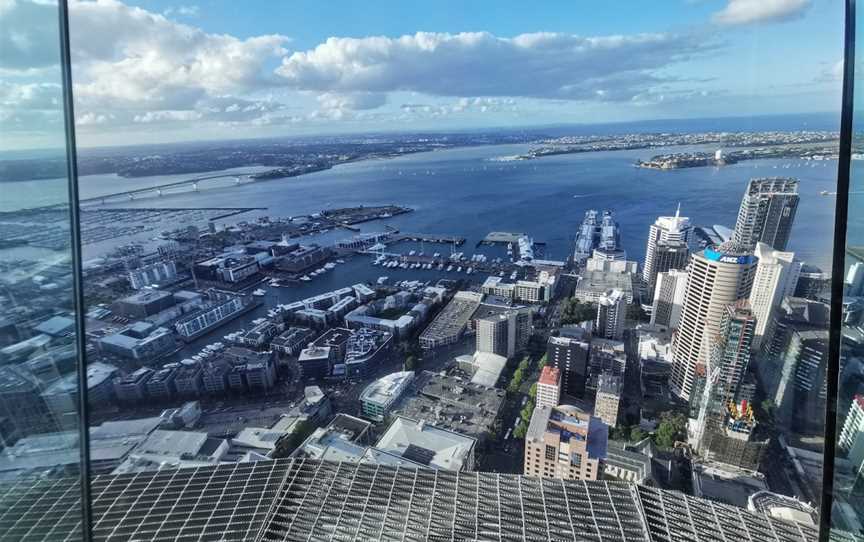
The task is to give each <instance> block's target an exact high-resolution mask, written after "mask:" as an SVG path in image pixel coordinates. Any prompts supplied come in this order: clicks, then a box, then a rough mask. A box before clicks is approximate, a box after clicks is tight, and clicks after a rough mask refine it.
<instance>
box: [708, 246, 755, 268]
mask: <svg viewBox="0 0 864 542" xmlns="http://www.w3.org/2000/svg"><path fill="white" fill-rule="evenodd" d="M705 257H706V258H708V259H709V260H712V261H715V262H720V263H734V264H738V265H746V264H749V263H752V262H754V261H755V260H756V257H755V256H753V255H751V254H744V255H732V254H724V253H722V252H718V251H716V250H713V249H710V248H706V249H705Z"/></svg>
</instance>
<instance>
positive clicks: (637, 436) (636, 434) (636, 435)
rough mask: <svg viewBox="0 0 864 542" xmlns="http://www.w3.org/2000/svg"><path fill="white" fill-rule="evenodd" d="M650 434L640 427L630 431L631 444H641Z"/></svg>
mask: <svg viewBox="0 0 864 542" xmlns="http://www.w3.org/2000/svg"><path fill="white" fill-rule="evenodd" d="M647 436H648V434H647V433H645V431H643V430H642V428H641V427H639V426H638V425H637V426H635V427H634V428H633V429H631V430H630V442H639V441H641V440H643V439H644V438H645V437H647Z"/></svg>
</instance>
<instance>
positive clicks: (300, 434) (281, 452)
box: [273, 420, 315, 458]
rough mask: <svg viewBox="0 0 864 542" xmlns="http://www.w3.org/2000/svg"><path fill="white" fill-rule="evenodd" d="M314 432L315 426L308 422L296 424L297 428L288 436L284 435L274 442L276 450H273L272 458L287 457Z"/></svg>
mask: <svg viewBox="0 0 864 542" xmlns="http://www.w3.org/2000/svg"><path fill="white" fill-rule="evenodd" d="M313 431H315V424H313V423H312V422H310V421H309V420H303V421H302V422H300V423H298V424H297V427H296V428H295V429H294V431H292V432H291V434H289V435H285V436H283V437H282V438H280V439H279V440H278V441H277V442H276V449H275V450H273V457H275V458H279V457H288V456H289V455H290V454H291V452H293V451H294V450H295V449H296V448H297V447H298V446H300V445H301V444H303V441H305V440H306V439H307V438H308V437H309V435H311V434H312V432H313Z"/></svg>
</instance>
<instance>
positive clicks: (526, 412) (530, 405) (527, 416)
mask: <svg viewBox="0 0 864 542" xmlns="http://www.w3.org/2000/svg"><path fill="white" fill-rule="evenodd" d="M532 414H534V401H528V402H527V403H525V406H524V407H522V412H520V413H519V416H520V417H521V418H522V421H524V422H525V423H528V422H530V421H531V415H532Z"/></svg>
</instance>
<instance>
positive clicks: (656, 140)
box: [0, 0, 864, 540]
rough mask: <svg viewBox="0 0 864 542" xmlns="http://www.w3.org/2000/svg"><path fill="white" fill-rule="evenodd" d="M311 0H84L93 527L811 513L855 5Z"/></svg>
mask: <svg viewBox="0 0 864 542" xmlns="http://www.w3.org/2000/svg"><path fill="white" fill-rule="evenodd" d="M295 4H297V3H292V4H285V5H283V4H278V3H274V4H272V5H271V4H268V5H266V6H258V7H257V8H256V9H255V10H249V9H248V8H246V7H245V6H243V5H241V4H238V3H217V4H213V3H208V4H207V5H206V6H205V5H201V6H197V5H190V4H188V3H182V4H181V3H176V2H170V1H159V2H148V3H140V2H134V1H131V0H130V1H126V2H73V3H72V4H71V5H70V24H71V43H70V48H71V55H72V62H73V66H72V67H73V73H74V83H75V87H74V90H75V104H76V126H77V130H78V136H79V139H78V141H79V143H80V145H81V148H80V149H79V152H78V167H79V170H80V173H81V175H80V179H79V181H80V192H81V198H80V202H78V203H80V207H79V209H78V210H79V211H80V215H81V220H80V234H81V239H82V251H83V253H84V254H83V256H84V257H83V262H84V263H83V266H82V267H83V268H82V273H83V276H84V279H85V291H84V296H85V305H86V306H85V307H84V308H83V310H82V311H79V313H80V315H81V317H82V318H84V321H85V325H86V342H87V364H86V367H87V381H88V385H87V391H88V393H87V395H88V399H89V409H88V414H89V417H88V419H87V420H86V424H87V430H88V432H89V437H90V438H89V443H90V448H89V453H90V458H91V463H90V465H89V467H90V470H91V472H92V473H93V475H94V476H95V477H94V478H93V479H92V486H93V487H92V490H93V503H92V504H93V510H94V524H93V529H94V536H95V538H97V539H102V538H106V539H112V538H121V537H123V538H130V539H135V540H138V539H141V540H149V539H160V538H163V539H171V540H192V539H194V540H203V539H210V538H213V539H231V540H235V539H236V540H244V539H253V538H256V537H258V538H262V539H265V540H285V539H288V540H292V539H314V538H315V537H316V536H317V537H320V538H322V539H354V538H371V539H383V540H390V539H405V538H409V539H413V540H423V539H439V538H440V539H450V538H451V537H454V538H459V539H483V538H491V539H521V538H527V539H539V538H543V537H547V536H548V537H550V538H554V539H563V540H570V539H574V538H576V537H581V536H585V533H592V534H590V535H587V536H589V537H591V536H594V538H597V539H606V538H617V537H618V535H619V534H620V538H623V539H646V538H647V539H662V540H668V539H680V540H700V539H722V540H737V539H747V538H748V537H753V536H754V535H753V533H759V534H760V535H762V536H764V537H765V538H766V539H772V540H773V539H777V538H779V539H781V540H812V539H814V538H815V536H816V525H817V523H818V517H819V511H820V510H819V507H820V499H821V496H822V487H821V482H822V467H823V456H822V453H823V450H824V448H825V447H824V439H825V437H824V433H825V427H824V420H825V411H826V405H827V404H828V401H832V400H833V398H831V397H828V389H829V388H828V386H827V385H826V382H827V380H826V375H827V373H828V337H829V330H830V326H829V324H830V307H831V303H832V301H833V302H835V303H836V302H838V301H840V300H838V299H833V300H832V299H831V291H830V281H831V271H832V251H831V243H830V240H831V239H832V237H833V234H834V231H833V225H834V212H835V204H836V196H837V192H838V187H837V180H836V171H837V169H836V164H837V157H838V148H839V146H838V127H839V120H840V115H839V111H838V109H839V105H840V101H839V95H840V81H839V79H838V75H839V69H840V67H841V66H842V63H838V61H839V60H840V58H841V57H842V50H841V45H842V44H841V43H840V40H839V39H838V33H837V29H838V28H839V27H840V25H842V22H843V13H842V11H843V10H842V7H843V6H842V5H840V3H838V2H833V3H818V4H817V3H813V2H807V1H796V2H779V1H778V2H765V3H762V2H751V1H746V0H730V1H728V2H719V1H718V2H683V3H655V4H652V6H651V8H650V9H649V8H647V7H645V6H638V7H637V8H634V10H637V9H638V10H641V12H638V13H635V15H637V16H636V17H629V18H621V17H620V7H618V6H617V5H614V4H613V3H602V2H583V3H576V4H573V3H566V4H564V3H562V4H558V5H549V6H544V7H542V8H538V9H534V10H530V11H529V10H525V9H524V7H523V6H522V5H521V4H519V3H516V2H494V3H492V2H488V3H485V5H484V2H481V1H478V2H471V3H459V2H442V3H441V5H440V6H439V5H438V4H436V5H435V6H434V7H432V6H426V5H424V6H420V5H414V4H412V3H387V4H380V3H378V4H374V3H373V4H371V5H363V7H362V8H358V7H357V6H354V5H351V4H348V3H340V2H324V3H322V2H300V3H299V5H295ZM478 6H479V7H478ZM484 7H485V8H486V9H484ZM46 10H48V11H50V10H49V9H48V8H46V7H45V6H44V5H43V3H42V2H35V3H27V2H15V3H13V4H9V5H8V6H7V5H5V4H4V5H3V7H0V13H2V15H3V17H4V22H5V20H6V17H7V14H9V13H12V14H18V15H17V16H20V17H24V18H27V19H28V21H29V20H32V15H33V14H34V13H37V12H45V11H46ZM10 20H12V19H10ZM7 27H9V28H15V29H17V28H19V27H20V28H28V29H29V26H26V25H23V24H22V25H18V26H12V25H5V24H4V25H3V28H7ZM466 30H469V31H468V32H466ZM2 35H4V36H5V35H6V34H2ZM8 35H9V36H10V37H9V38H8V39H5V38H4V41H0V44H2V45H3V46H4V51H5V50H7V49H6V45H5V44H6V43H7V42H8V43H10V44H12V45H11V46H10V48H9V49H8V50H10V51H18V50H20V51H21V53H20V54H21V55H24V56H22V58H24V57H26V58H32V59H33V62H34V63H36V64H35V65H36V67H35V68H33V69H30V68H27V69H22V68H21V67H20V66H18V65H15V66H10V67H9V68H8V69H5V68H4V70H3V71H0V75H2V76H3V77H4V78H6V77H7V76H8V77H11V78H12V79H10V81H12V83H10V85H11V84H17V83H25V84H29V85H30V86H25V87H23V90H14V89H13V87H12V86H8V85H7V86H4V87H3V88H4V89H5V88H9V89H13V90H10V91H9V93H7V94H8V95H9V98H5V97H4V98H3V100H0V105H2V106H3V107H6V104H11V103H14V102H15V101H16V100H17V99H18V98H16V96H17V97H19V98H20V99H22V100H23V99H24V98H27V99H34V100H35V97H36V96H39V95H38V93H37V90H39V89H41V88H42V87H43V86H45V85H48V86H49V87H50V84H49V83H50V82H51V81H50V80H49V77H48V76H47V75H45V74H46V73H47V71H46V69H45V68H44V66H43V64H44V63H43V64H38V62H42V60H41V57H38V55H35V53H34V51H35V50H36V49H34V48H33V46H32V45H31V44H32V43H35V41H34V40H33V39H30V40H28V39H27V34H26V33H24V34H22V33H21V32H20V31H17V30H16V31H15V32H11V33H8ZM16 48H17V49H16ZM25 53H26V54H29V55H30V56H26V55H25ZM7 74H8V75H7ZM4 81H5V79H4ZM4 85H6V83H5V82H4ZM40 85H41V86H40ZM4 92H6V91H5V90H4ZM16 93H17V94H16ZM4 96H5V95H4ZM49 98H50V96H49ZM39 103H40V104H43V108H42V109H40V111H42V113H43V114H44V113H45V110H44V107H45V105H44V104H46V103H49V104H50V103H54V104H55V105H56V104H58V103H59V102H58V101H56V100H55V101H54V102H52V101H51V100H50V99H48V100H47V102H39ZM22 115H23V113H22V114H21V115H19V116H15V115H5V116H4V117H3V118H4V119H6V120H7V121H8V122H10V123H11V124H10V126H12V127H13V128H14V127H17V128H16V130H17V131H10V132H9V133H10V134H12V136H14V137H7V136H6V134H5V133H4V136H3V137H4V141H7V140H8V141H9V142H10V143H9V146H10V148H11V147H16V148H24V147H27V148H30V147H50V145H47V144H46V143H39V141H41V140H39V137H42V138H43V139H44V138H45V137H47V136H46V135H44V134H42V132H44V131H45V130H47V129H46V128H41V131H40V129H39V128H40V125H39V124H37V122H36V118H35V117H33V118H24V117H23V116H22ZM22 119H23V120H22ZM43 120H45V119H43ZM40 134H42V135H41V136H40ZM49 158H50V157H49ZM49 158H45V157H44V155H37V154H32V153H31V154H28V155H26V156H25V157H24V158H22V159H16V155H10V157H9V159H8V160H4V161H3V162H2V164H3V168H4V169H3V170H2V171H13V172H16V171H23V172H22V173H21V175H20V176H15V177H14V180H15V181H18V182H17V183H15V185H16V186H31V185H32V186H36V185H37V183H40V182H45V183H48V182H49V181H47V180H46V181H42V180H41V179H43V178H48V179H55V180H54V181H50V182H58V183H59V181H56V177H57V176H58V175H60V173H57V172H53V171H52V170H51V167H54V166H52V164H53V165H57V164H60V165H62V162H60V161H57V160H51V159H49ZM22 164H23V165H22ZM16 168H18V169H16ZM22 168H23V170H22ZM61 171H62V170H61ZM26 183H30V184H26ZM10 184H11V183H10ZM59 184H62V183H59ZM39 186H42V185H39ZM46 186H47V185H46ZM842 195H843V194H841V196H842ZM40 198H41V199H40ZM27 201H28V204H27V205H28V208H32V207H38V208H39V209H40V211H39V213H37V214H34V213H33V212H30V213H29V214H26V215H25V216H27V217H30V218H31V219H32V220H33V221H32V222H30V223H26V224H25V226H24V227H23V228H21V229H22V230H23V231H24V235H27V236H28V237H27V239H28V240H29V241H30V242H29V243H28V245H27V246H25V247H18V246H11V247H4V250H9V249H18V250H23V249H28V250H29V249H34V248H40V247H39V244H38V243H37V242H36V241H32V240H31V239H32V238H34V237H35V238H36V239H37V240H39V239H43V238H44V237H40V236H44V235H45V232H50V231H53V230H52V228H53V227H55V226H54V225H53V224H54V223H53V222H52V221H51V220H50V218H51V216H52V215H50V212H53V211H52V210H55V209H56V207H48V210H47V211H46V210H45V206H51V205H52V204H62V201H59V200H54V199H51V198H49V197H47V196H44V195H43V194H42V192H39V191H36V190H33V195H30V196H28V199H27ZM16 212H17V213H18V214H20V213H21V211H20V210H18V211H16ZM34 217H35V218H34ZM46 221H47V222H46ZM57 227H59V226H57ZM853 231H854V227H852V226H850V232H853ZM66 234H67V236H68V226H67V230H66ZM40 242H43V243H44V241H40ZM12 244H13V245H15V244H16V243H15V239H14V238H13V239H12ZM61 247H62V245H61ZM61 247H53V248H50V249H49V250H55V251H56V250H57V249H59V248H61ZM853 253H854V251H853ZM6 261H9V262H10V264H9V265H10V270H11V272H10V273H9V276H11V277H14V276H17V275H16V274H15V273H17V272H19V271H20V270H19V267H18V266H17V264H15V263H14V262H15V260H13V259H11V258H10V259H8V260H7V259H6V258H4V259H3V262H6ZM46 273H47V272H44V271H43V269H41V268H40V269H39V273H38V275H39V277H40V278H39V279H38V280H36V279H34V278H32V277H31V278H29V279H28V280H29V282H27V284H29V288H30V290H28V291H27V293H26V301H27V303H38V300H39V299H40V297H39V296H38V295H36V293H39V292H42V291H43V290H45V291H47V292H48V294H46V295H52V292H53V291H54V290H53V289H52V288H55V286H52V284H56V289H57V290H58V291H61V292H69V291H70V290H69V286H68V285H67V284H61V283H59V282H58V281H57V280H55V278H54V276H53V275H46ZM850 273H851V275H849V276H850V277H851V278H850V279H849V281H850V291H849V292H848V293H849V296H847V297H846V298H845V301H846V302H847V303H846V321H845V324H846V325H847V328H848V330H852V331H848V332H847V336H848V337H854V334H855V331H854V329H855V326H856V325H857V321H856V320H855V319H856V318H857V317H856V316H855V315H856V314H857V312H859V311H857V304H856V303H857V302H856V301H855V299H856V298H855V297H854V296H855V295H857V294H856V293H855V290H854V288H856V287H857V286H855V284H857V282H861V281H858V280H857V279H856V278H855V276H856V275H855V272H854V267H852V266H850ZM33 274H37V273H35V272H31V275H33ZM862 276H864V275H862ZM856 281H857V282H856ZM859 293H861V292H859ZM51 302H52V303H53V305H52V307H53V309H54V311H53V312H52V313H51V314H44V315H42V316H44V318H43V319H42V320H46V321H48V322H51V320H48V317H49V316H50V317H53V316H55V315H56V314H59V313H62V312H63V310H64V309H65V311H67V312H68V311H70V310H71V309H72V307H71V306H63V304H62V303H61V302H60V299H59V298H58V297H56V296H55V297H53V298H52V299H51ZM67 305H68V303H67ZM12 307H13V308H12V309H10V310H12V311H13V313H15V314H17V312H16V309H15V308H14V305H13V306H12ZM42 320H39V321H38V322H37V321H35V320H34V319H32V318H31V319H30V320H27V324H28V325H33V326H37V325H42V324H43V321H42ZM54 322H56V320H54V321H53V322H52V323H51V325H54ZM61 322H62V320H61ZM834 324H835V326H836V325H838V323H837V322H835V323H834ZM45 334H46V335H49V336H50V333H48V332H47V331H46V332H45ZM849 340H851V339H849ZM52 344H53V343H52ZM43 350H45V351H46V352H47V351H50V352H54V351H55V349H54V347H53V346H51V347H49V348H45V349H43ZM14 352H16V351H15V350H13V353H14ZM73 353H74V351H73ZM37 354H38V355H42V352H41V351H40V352H37ZM27 356H28V358H33V357H35V356H34V355H31V354H30V353H29V352H28V353H27ZM73 359H74V356H73ZM846 359H847V360H852V359H855V358H854V356H852V357H850V356H847V358H846ZM62 361H63V359H61V358H57V357H56V356H55V355H54V354H52V357H50V359H49V360H48V365H47V366H48V367H50V368H52V370H55V372H56V374H50V375H48V376H49V378H51V379H54V380H57V381H58V382H59V384H57V383H54V382H49V384H50V385H51V386H54V387H53V388H46V389H45V390H42V389H41V388H40V389H39V397H40V398H41V400H42V401H43V402H44V404H45V407H44V408H45V414H46V415H45V416H37V417H39V418H40V419H43V420H48V421H50V423H52V424H54V427H49V428H47V429H40V431H42V433H40V435H44V434H45V433H46V432H50V433H51V434H56V433H59V432H61V431H62V430H70V433H69V434H70V435H71V434H73V433H72V432H71V431H72V430H74V427H75V417H74V402H70V400H69V399H70V396H69V395H68V394H67V395H65V396H64V395H62V394H60V395H59V396H58V394H56V393H55V394H51V393H49V391H50V390H51V389H53V390H55V391H57V390H60V391H62V389H63V383H64V382H67V381H66V380H64V378H67V376H66V375H67V374H73V373H71V372H70V371H71V370H72V369H73V368H74V367H72V366H69V367H64V366H63V364H62ZM30 362H31V360H30V359H25V360H17V359H16V360H11V361H10V362H9V363H7V364H6V365H4V366H3V367H0V368H6V366H12V367H14V366H16V365H20V364H21V363H30ZM30 365H32V363H30ZM30 365H28V367H29V366H30ZM40 367H41V365H40ZM856 367H857V366H856V365H855V364H854V363H853V362H851V361H850V362H849V363H848V364H847V365H844V370H845V371H846V373H845V374H847V376H849V375H851V376H849V378H851V379H852V380H850V381H849V382H852V384H849V385H844V387H842V388H841V391H842V392H843V393H845V394H846V395H847V397H846V399H844V400H845V401H846V402H847V403H848V404H851V405H854V404H855V403H854V402H853V400H852V398H853V397H854V394H855V393H857V389H856V386H857V383H856V382H857V381H856V380H855V379H854V378H853V377H854V375H857V372H856V371H857V369H856ZM850 371H851V372H850ZM67 383H70V386H71V387H69V388H66V389H68V390H71V391H74V386H73V385H72V381H68V382H67ZM849 394H851V395H849ZM48 421H46V423H48ZM12 423H15V421H14V420H13V422H12ZM845 423H846V422H845V421H844V427H845ZM849 423H852V422H849ZM846 434H847V435H848V434H849V433H848V432H847V433H846ZM841 436H842V434H841ZM58 438H59V437H58ZM25 442H26V441H25ZM40 445H42V446H46V447H47V446H49V445H53V442H47V441H45V442H43V441H40ZM61 445H66V443H65V442H61ZM16 446H17V444H16ZM852 448H854V446H853V447H852ZM852 448H850V450H851V449H852ZM10 449H11V448H10ZM61 450H71V448H68V447H67V448H62V447H61ZM844 453H847V455H848V453H851V452H844ZM7 455H9V454H8V453H7ZM35 456H36V454H35V453H34V454H30V455H29V456H28V458H29V457H35ZM49 467H50V465H49ZM46 470H50V469H47V468H46V469H43V472H42V474H43V479H42V483H43V484H45V485H41V486H39V488H38V490H37V491H36V492H31V493H30V494H28V496H26V497H27V498H26V499H23V498H22V502H25V503H31V504H32V506H31V508H30V509H29V510H30V514H31V517H32V516H39V515H40V514H41V512H42V511H43V510H46V509H47V510H63V511H64V513H66V515H71V514H72V512H73V511H74V510H75V507H74V506H72V507H66V506H65V503H67V502H74V495H73V489H74V488H75V487H77V486H76V480H75V477H74V470H73V472H50V473H49V472H45V471H46ZM70 470H71V469H70ZM457 473H458V474H457ZM615 481H617V482H621V484H617V483H611V482H615ZM47 486H50V490H46V489H45V488H46V487H47ZM36 494H39V495H43V494H44V495H45V497H44V498H43V497H36V496H35V495H36ZM34 499H35V500H34ZM849 503H850V505H849V506H850V509H852V510H854V498H851V497H850V500H849ZM46 507H47V508H46ZM13 509H14V508H13ZM574 510H575V512H574ZM589 511H590V513H588V512H589ZM0 512H2V510H0ZM852 516H853V517H854V514H852ZM45 517H46V518H52V517H53V516H52V515H51V514H45ZM34 521H35V520H34ZM40 521H42V524H43V526H44V523H45V521H44V519H41V517H40ZM35 524H36V523H34V525H35ZM16 528H17V527H16ZM44 528H53V529H56V530H57V531H58V532H59V531H61V530H62V529H63V526H62V525H61V524H60V523H58V524H57V526H56V527H55V526H54V525H51V526H49V527H44ZM718 530H719V531H720V532H719V533H718V532H717V531H718ZM19 532H20V531H14V534H16V535H17V534H18V533H19ZM610 533H611V534H610ZM32 534H34V536H35V535H43V536H47V535H46V533H43V532H41V531H40V532H37V531H33V533H32ZM48 534H51V533H48Z"/></svg>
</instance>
